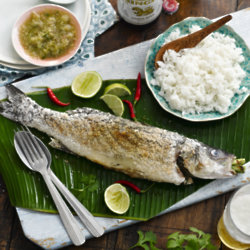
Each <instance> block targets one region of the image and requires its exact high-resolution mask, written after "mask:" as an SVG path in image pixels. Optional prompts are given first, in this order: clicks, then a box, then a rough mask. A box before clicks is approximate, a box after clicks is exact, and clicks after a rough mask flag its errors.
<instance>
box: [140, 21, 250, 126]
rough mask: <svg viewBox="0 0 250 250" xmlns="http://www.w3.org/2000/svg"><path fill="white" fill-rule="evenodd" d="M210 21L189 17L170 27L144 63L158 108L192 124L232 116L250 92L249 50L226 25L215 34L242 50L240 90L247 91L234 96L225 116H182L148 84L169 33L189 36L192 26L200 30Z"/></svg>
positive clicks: (213, 113) (157, 40) (209, 113)
mask: <svg viewBox="0 0 250 250" xmlns="http://www.w3.org/2000/svg"><path fill="white" fill-rule="evenodd" d="M211 22H212V21H211V20H209V19H207V18H204V17H189V18H187V19H185V20H183V21H181V22H179V23H176V24H174V25H172V26H171V27H170V28H169V29H167V30H166V31H165V32H164V33H162V34H161V35H159V36H158V37H157V38H156V39H155V41H154V43H153V44H152V46H151V48H150V49H149V51H148V54H147V57H146V62H145V77H146V82H147V85H148V87H149V89H150V90H151V91H152V94H153V96H154V97H155V99H156V100H157V101H158V103H159V104H160V106H161V107H162V108H163V109H165V110H166V111H168V112H169V113H171V114H173V115H175V116H178V117H180V118H182V119H185V120H189V121H194V122H201V121H212V120H219V119H222V118H225V117H228V116H230V115H232V114H233V113H234V112H236V111H237V110H238V109H239V108H240V107H241V106H242V104H243V103H244V101H245V100H246V99H247V98H248V96H249V92H250V67H249V66H250V65H249V64H250V59H249V58H250V50H249V48H248V46H247V45H246V43H245V42H244V40H243V39H242V38H241V37H240V36H239V35H238V34H237V33H236V32H234V30H233V29H232V28H230V27H229V26H227V25H224V26H223V27H221V28H220V29H218V30H217V31H216V32H220V33H222V34H225V35H226V36H229V37H232V38H234V39H235V41H236V46H237V47H240V48H242V51H243V56H244V58H245V60H244V61H243V62H242V63H241V67H242V69H243V70H245V72H246V77H245V78H244V79H243V80H242V83H241V86H240V89H241V88H243V87H246V88H247V89H248V91H247V92H245V93H242V94H235V95H234V97H233V98H232V100H231V106H230V107H229V110H228V112H227V113H225V114H221V113H219V112H215V111H214V112H204V113H199V114H184V115H183V114H182V113H181V112H180V111H178V110H173V109H172V108H171V107H170V106H169V104H168V102H167V101H166V100H165V99H164V98H163V97H162V96H160V95H159V92H160V87H159V86H154V85H152V84H150V82H151V80H152V79H153V78H154V70H155V68H154V59H155V55H156V53H157V51H158V50H159V49H160V48H161V46H162V45H163V44H164V41H165V39H166V38H167V37H168V36H169V35H170V33H171V32H173V31H175V30H176V29H180V32H181V34H183V35H186V34H189V28H190V27H191V26H193V25H198V26H200V27H201V28H203V27H205V26H207V25H209V24H210V23H211Z"/></svg>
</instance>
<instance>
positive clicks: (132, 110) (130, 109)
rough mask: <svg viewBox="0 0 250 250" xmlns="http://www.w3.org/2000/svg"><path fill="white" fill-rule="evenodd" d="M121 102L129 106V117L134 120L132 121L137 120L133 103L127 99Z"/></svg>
mask: <svg viewBox="0 0 250 250" xmlns="http://www.w3.org/2000/svg"><path fill="white" fill-rule="evenodd" d="M122 101H123V102H125V103H127V105H128V107H129V112H130V117H131V118H132V119H133V120H134V121H137V120H136V117H135V112H134V107H133V104H132V103H131V102H130V101H128V100H122Z"/></svg>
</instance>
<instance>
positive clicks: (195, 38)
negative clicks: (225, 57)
mask: <svg viewBox="0 0 250 250" xmlns="http://www.w3.org/2000/svg"><path fill="white" fill-rule="evenodd" d="M231 19H232V16H231V15H227V16H224V17H222V18H221V19H219V20H217V21H216V22H214V23H211V24H210V25H208V26H207V27H205V28H203V29H201V30H198V31H196V32H194V33H192V34H190V35H187V36H184V37H181V38H178V39H176V40H174V41H171V42H169V43H167V44H165V45H163V46H162V47H161V48H160V49H159V51H158V52H157V53H156V56H155V68H156V69H157V68H158V67H159V65H158V63H157V62H158V61H162V60H163V55H164V53H165V52H166V50H169V49H172V50H175V51H176V52H178V51H180V50H181V49H185V48H193V47H195V46H196V45H197V44H198V43H199V42H200V41H201V40H203V39H204V38H205V37H207V36H208V35H209V34H211V33H212V32H213V31H215V30H217V29H219V28H220V27H221V26H222V25H224V24H225V23H227V22H228V21H230V20H231Z"/></svg>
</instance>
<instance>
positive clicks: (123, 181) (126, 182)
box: [115, 180, 155, 193]
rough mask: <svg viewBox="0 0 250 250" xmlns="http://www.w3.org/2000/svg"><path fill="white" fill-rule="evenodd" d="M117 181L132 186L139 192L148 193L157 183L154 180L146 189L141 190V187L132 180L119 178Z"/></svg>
mask: <svg viewBox="0 0 250 250" xmlns="http://www.w3.org/2000/svg"><path fill="white" fill-rule="evenodd" d="M115 183H120V184H122V185H124V186H128V187H131V188H132V189H134V190H135V191H136V192H137V193H146V192H147V191H148V190H149V189H150V188H151V187H153V186H154V185H155V182H153V183H152V184H151V185H150V186H149V187H147V188H146V189H144V190H141V189H140V188H139V187H137V186H136V185H135V184H133V183H132V182H130V181H126V180H119V181H116V182H115Z"/></svg>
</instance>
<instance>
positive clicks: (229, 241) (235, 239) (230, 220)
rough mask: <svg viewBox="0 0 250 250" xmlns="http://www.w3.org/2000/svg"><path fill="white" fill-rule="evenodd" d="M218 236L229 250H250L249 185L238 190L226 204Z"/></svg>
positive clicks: (218, 228) (219, 224)
mask: <svg viewBox="0 0 250 250" xmlns="http://www.w3.org/2000/svg"><path fill="white" fill-rule="evenodd" d="M217 231H218V235H219V237H220V239H221V241H222V242H223V244H224V245H226V246H227V247H229V248H231V249H237V250H240V249H241V250H242V249H250V184H247V185H244V186H243V187H241V188H240V189H238V190H237V191H236V192H235V193H234V194H233V196H232V197H231V198H230V200H229V202H228V203H227V205H226V207H225V210H224V213H223V216H222V217H221V219H220V221H219V223H218V227H217Z"/></svg>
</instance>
